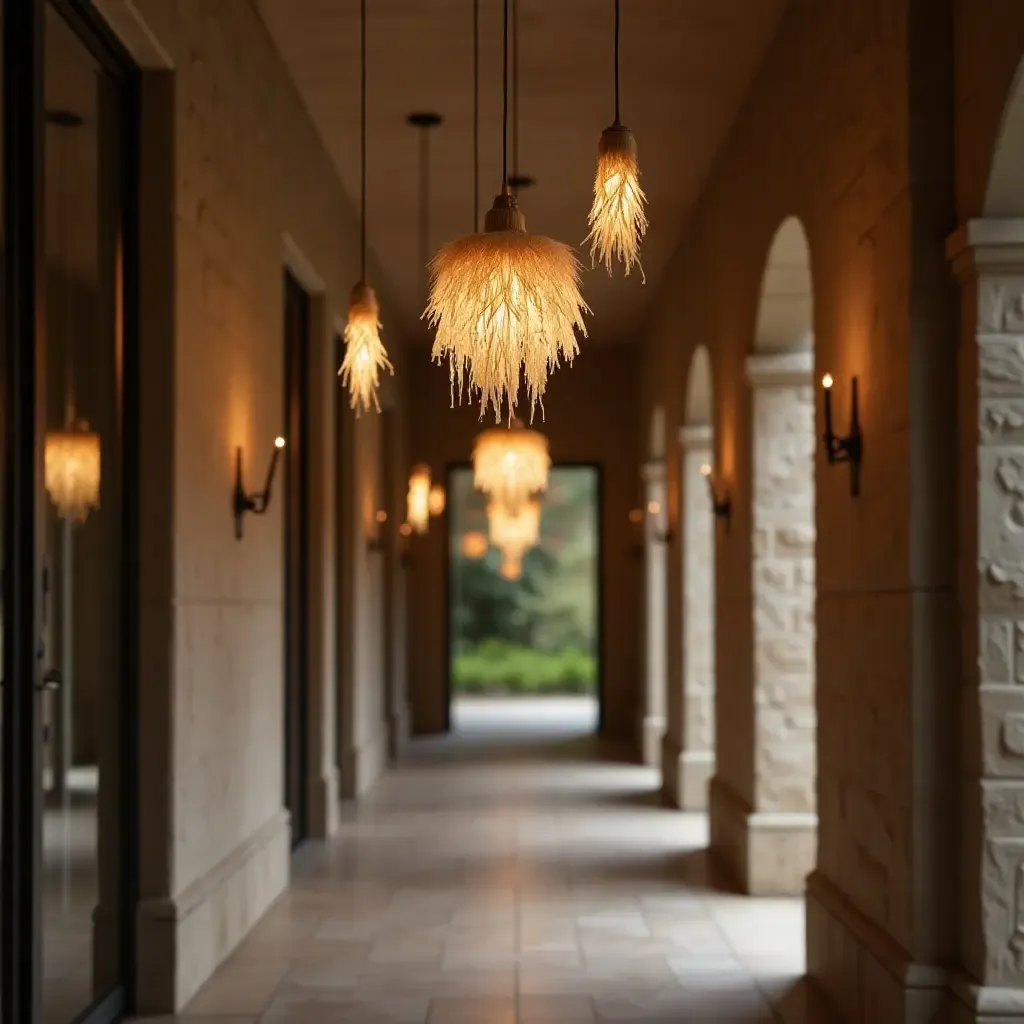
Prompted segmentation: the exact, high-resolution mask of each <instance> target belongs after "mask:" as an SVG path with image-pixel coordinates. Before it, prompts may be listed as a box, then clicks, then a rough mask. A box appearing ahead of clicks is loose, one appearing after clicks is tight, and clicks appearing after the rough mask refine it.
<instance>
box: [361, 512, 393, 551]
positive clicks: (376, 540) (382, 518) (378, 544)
mask: <svg viewBox="0 0 1024 1024" xmlns="http://www.w3.org/2000/svg"><path fill="white" fill-rule="evenodd" d="M373 518H374V522H375V523H376V524H377V525H376V527H375V529H374V533H373V536H372V537H371V538H370V539H369V540H368V541H367V542H366V550H367V551H383V550H384V548H385V546H386V545H385V543H384V535H385V531H384V530H383V526H384V524H385V523H386V522H387V521H388V514H387V512H385V511H384V509H382V508H380V509H377V512H376V514H375V515H374V517H373Z"/></svg>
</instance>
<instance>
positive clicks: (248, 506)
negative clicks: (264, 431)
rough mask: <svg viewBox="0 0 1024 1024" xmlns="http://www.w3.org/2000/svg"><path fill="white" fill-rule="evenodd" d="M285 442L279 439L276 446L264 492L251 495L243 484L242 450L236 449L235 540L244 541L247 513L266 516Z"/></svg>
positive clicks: (232, 499) (232, 504)
mask: <svg viewBox="0 0 1024 1024" xmlns="http://www.w3.org/2000/svg"><path fill="white" fill-rule="evenodd" d="M283 447H284V442H283V441H281V439H280V438H279V439H278V441H277V443H276V444H275V446H274V454H273V455H271V457H270V468H269V469H268V470H267V481H266V484H265V485H264V487H263V490H262V491H258V492H257V493H255V494H249V493H248V492H247V491H246V489H245V484H244V483H243V482H242V449H241V448H236V449H235V489H234V492H233V494H232V496H231V509H232V511H233V513H234V517H235V540H241V539H242V533H243V529H242V527H243V522H244V519H245V513H246V512H252V513H253V514H254V515H258V516H261V515H264V514H265V513H266V511H267V509H268V508H269V506H270V494H271V487H272V486H273V483H274V473H275V472H276V470H277V460H278V457H279V456H280V454H281V449H282V448H283Z"/></svg>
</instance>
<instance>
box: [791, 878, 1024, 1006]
mask: <svg viewBox="0 0 1024 1024" xmlns="http://www.w3.org/2000/svg"><path fill="white" fill-rule="evenodd" d="M807 971H808V975H809V976H810V979H811V981H812V983H813V984H814V985H815V987H816V988H817V989H818V990H819V991H821V992H822V993H824V994H825V996H826V997H827V998H828V1000H829V1002H830V1003H831V1004H832V1005H833V1006H836V1007H842V1008H843V1010H844V1011H845V1012H844V1014H843V1017H844V1019H847V1020H851V1021H861V1020H868V1019H870V1020H878V1021H883V1020H884V1021H885V1022H886V1024H888V1022H889V1021H892V1024H937V1022H941V1024H946V1022H947V1021H949V1014H948V1011H949V1003H950V999H949V987H948V986H949V982H950V979H949V974H948V972H947V971H946V970H945V969H944V968H941V967H937V966H935V965H932V964H920V963H915V962H914V961H913V960H911V958H910V955H909V954H908V953H907V951H906V950H904V949H903V948H902V947H901V946H900V944H899V943H898V942H896V940H895V939H893V938H892V936H891V935H889V934H888V933H887V932H886V931H885V930H884V929H882V928H881V927H879V926H878V925H877V924H875V922H874V921H871V920H870V919H868V918H867V917H865V916H864V915H863V914H862V913H861V911H860V910H858V909H857V907H856V906H854V904H853V903H852V902H851V901H850V900H849V899H848V897H847V896H846V894H845V893H844V892H843V891H842V890H841V889H839V888H838V887H837V886H836V885H835V884H833V883H832V882H831V881H829V880H828V879H827V878H826V877H825V876H824V875H823V874H822V873H821V872H820V871H814V872H812V873H811V874H810V875H809V876H808V878H807ZM953 1019H954V1020H955V1021H956V1024H960V1021H959V1020H958V1019H957V1018H955V1017H954V1018H953ZM1015 1019H1021V1018H1019V1017H1017V1018H1015ZM963 1020H964V1021H973V1020H975V1018H973V1017H965V1018H963Z"/></svg>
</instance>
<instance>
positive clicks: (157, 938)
mask: <svg viewBox="0 0 1024 1024" xmlns="http://www.w3.org/2000/svg"><path fill="white" fill-rule="evenodd" d="M290 872H291V827H290V822H289V818H288V813H287V811H284V810H282V811H279V812H278V813H277V814H275V815H274V816H273V817H272V818H271V819H270V821H268V822H267V823H266V824H265V825H264V826H263V827H262V828H261V829H260V830H259V831H258V832H256V834H255V835H253V836H251V837H250V838H249V839H248V840H246V841H245V842H244V843H242V844H241V845H240V846H238V847H237V848H236V849H235V850H234V851H233V852H232V853H230V854H229V855H228V856H227V857H225V858H224V860H222V861H221V862H220V863H219V864H218V865H217V866H216V867H214V868H213V869H212V870H211V871H209V872H208V873H207V874H205V875H204V876H203V877H202V878H199V879H197V880H196V881H195V882H193V883H192V884H191V885H190V886H189V887H188V888H187V889H186V890H185V891H184V892H182V893H179V894H178V895H176V896H172V897H165V898H159V899H144V900H141V901H140V902H139V904H138V908H137V916H136V921H137V928H136V936H135V941H136V965H137V972H138V974H137V979H136V985H137V988H136V1003H137V1005H136V1010H137V1011H138V1013H139V1014H140V1015H144V1016H150V1015H153V1016H158V1015H160V1014H172V1013H177V1012H178V1011H179V1010H180V1009H181V1008H182V1007H183V1006H184V1005H185V1004H186V1003H187V1002H188V1001H189V1000H190V999H191V998H192V996H194V995H195V994H196V992H197V990H198V989H199V987H200V986H201V985H202V984H203V982H204V981H206V979H207V978H209V977H210V975H211V974H212V973H213V972H214V971H215V970H216V969H217V967H219V966H220V964H221V963H222V962H223V961H224V959H225V958H226V957H227V956H228V955H229V954H230V953H231V952H232V951H233V950H234V948H235V947H236V946H237V945H238V944H239V942H241V941H242V939H243V938H245V936H246V935H247V934H248V932H249V930H250V929H251V928H252V927H253V925H255V924H256V922H257V921H258V920H259V919H260V918H261V917H262V916H263V914H264V913H265V912H266V910H267V908H268V907H269V906H270V905H271V903H273V902H274V900H276V899H277V897H278V896H280V895H281V893H282V892H284V890H285V889H286V888H287V887H288V881H289V875H290Z"/></svg>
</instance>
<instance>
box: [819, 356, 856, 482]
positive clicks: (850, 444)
mask: <svg viewBox="0 0 1024 1024" xmlns="http://www.w3.org/2000/svg"><path fill="white" fill-rule="evenodd" d="M833 383H834V381H833V379H832V374H831V373H826V374H825V376H824V377H822V378H821V387H822V390H823V391H824V392H825V434H824V441H825V454H826V455H827V456H828V464H829V465H830V466H834V465H835V464H836V463H837V462H848V463H849V464H850V494H851V495H852V496H853V497H855V498H856V497H857V496H858V495H859V494H860V462H861V455H862V453H863V447H864V442H863V440H862V438H861V433H860V408H859V404H858V401H857V378H856V377H853V378H851V380H850V432H849V433H848V434H847V435H846V436H845V437H839V436H837V435H836V433H835V432H834V431H833V429H832V385H833Z"/></svg>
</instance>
